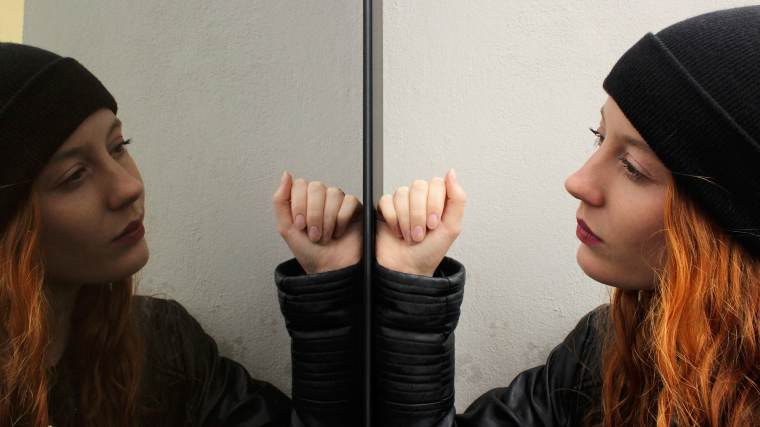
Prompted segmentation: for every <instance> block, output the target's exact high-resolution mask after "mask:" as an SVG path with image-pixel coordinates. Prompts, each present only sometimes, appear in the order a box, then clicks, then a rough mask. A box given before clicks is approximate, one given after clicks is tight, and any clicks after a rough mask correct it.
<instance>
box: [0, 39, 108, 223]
mask: <svg viewBox="0 0 760 427" xmlns="http://www.w3.org/2000/svg"><path fill="white" fill-rule="evenodd" d="M101 108H108V109H110V110H111V111H113V112H114V114H116V101H115V100H114V98H113V96H111V94H110V93H109V92H108V90H106V88H105V87H104V86H103V85H102V84H101V83H100V81H99V80H98V79H97V78H96V77H95V76H93V75H92V74H91V73H90V72H89V71H87V69H86V68H84V67H83V66H82V65H81V64H80V63H79V62H77V61H76V60H74V59H72V58H63V57H60V56H58V55H56V54H54V53H52V52H48V51H46V50H43V49H40V48H36V47H32V46H27V45H22V44H16V43H0V232H2V231H3V230H4V229H5V227H6V226H7V223H8V221H9V220H10V219H11V217H12V216H13V214H14V213H15V212H16V210H17V209H18V207H19V205H20V203H21V201H22V200H24V199H25V198H26V197H27V196H28V193H29V190H30V188H31V183H32V181H33V180H34V178H35V177H36V176H37V175H38V174H39V172H40V171H41V170H42V168H43V167H44V166H45V164H46V163H47V162H48V160H50V157H52V155H53V154H54V153H55V152H56V150H57V149H58V148H59V147H60V146H61V145H62V144H63V142H64V141H65V140H66V138H68V137H69V136H70V135H71V134H72V133H73V132H74V131H75V130H76V128H77V127H79V125H80V124H81V123H82V122H83V121H84V120H85V119H86V118H87V117H89V116H90V115H91V114H92V113H94V112H95V111H97V110H99V109H101Z"/></svg>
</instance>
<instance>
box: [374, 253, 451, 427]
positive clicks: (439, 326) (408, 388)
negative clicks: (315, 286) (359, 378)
mask: <svg viewBox="0 0 760 427" xmlns="http://www.w3.org/2000/svg"><path fill="white" fill-rule="evenodd" d="M373 265H374V268H375V278H376V283H375V285H374V288H373V359H372V364H373V365H372V370H373V387H374V388H373V391H374V393H373V419H374V422H375V425H377V426H381V427H385V426H404V427H417V426H435V425H436V424H438V423H439V422H440V421H441V420H443V419H444V418H445V417H446V416H447V415H448V414H449V412H451V410H452V408H453V407H454V328H455V327H456V325H457V322H458V321H459V307H460V305H461V304H462V297H463V295H464V281H465V270H464V266H463V265H462V264H460V263H459V262H457V261H455V260H454V259H452V258H449V257H444V259H443V260H442V261H441V264H440V265H439V266H438V268H437V269H436V272H435V274H434V277H427V276H418V275H414V274H405V273H401V272H397V271H393V270H389V269H387V268H385V267H383V266H382V265H380V264H378V262H377V261H375V262H374V264H373Z"/></svg>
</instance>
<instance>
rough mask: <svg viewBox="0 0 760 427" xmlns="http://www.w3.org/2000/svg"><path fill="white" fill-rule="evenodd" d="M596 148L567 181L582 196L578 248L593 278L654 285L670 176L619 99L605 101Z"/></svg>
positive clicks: (615, 283)
mask: <svg viewBox="0 0 760 427" xmlns="http://www.w3.org/2000/svg"><path fill="white" fill-rule="evenodd" d="M601 113H602V117H601V121H600V124H599V128H598V129H597V130H596V131H595V133H596V134H597V144H598V148H597V149H596V151H595V152H594V153H593V154H592V155H591V157H590V158H589V159H588V160H587V161H586V163H585V164H584V165H583V166H582V167H581V168H580V169H579V170H578V171H576V172H575V173H573V174H572V175H570V176H569V177H568V178H567V180H566V181H565V189H566V190H567V192H568V193H570V194H571V195H572V196H573V197H575V198H577V199H578V200H580V206H579V207H578V211H577V213H576V217H577V219H578V222H579V225H578V230H577V232H576V234H577V236H578V238H579V240H580V241H581V244H580V247H579V248H578V252H577V254H576V258H577V261H578V264H579V265H580V267H581V269H582V270H583V271H584V272H585V273H586V274H587V275H588V276H589V277H591V278H592V279H594V280H597V281H599V282H602V283H604V284H607V285H610V286H615V287H619V288H623V289H630V290H633V289H652V288H653V287H654V286H655V284H656V283H657V279H656V275H655V273H654V269H657V270H659V269H660V268H661V267H662V263H663V260H662V258H663V257H662V256H663V254H664V250H665V242H664V237H663V234H662V233H661V232H660V231H661V230H662V228H663V213H664V207H665V196H666V192H667V186H668V184H669V183H670V182H671V179H672V176H671V174H670V172H669V171H668V169H667V168H666V167H665V165H663V164H662V162H661V161H660V160H659V158H658V157H657V156H656V155H655V154H654V152H653V151H652V150H651V148H650V147H649V146H648V145H647V144H646V142H645V141H644V140H643V138H642V137H641V135H640V134H639V133H638V131H636V129H635V128H634V127H633V125H632V124H631V122H630V121H628V119H627V118H626V117H625V115H624V113H623V111H622V110H621V109H620V107H619V106H618V105H617V103H616V102H615V101H614V100H613V99H612V98H611V97H608V98H607V101H606V102H605V104H604V105H603V106H602V111H601Z"/></svg>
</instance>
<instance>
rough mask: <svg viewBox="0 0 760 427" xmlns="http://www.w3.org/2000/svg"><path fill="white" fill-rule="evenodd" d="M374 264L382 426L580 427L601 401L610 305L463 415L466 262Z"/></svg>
mask: <svg viewBox="0 0 760 427" xmlns="http://www.w3.org/2000/svg"><path fill="white" fill-rule="evenodd" d="M374 268H375V269H376V274H375V277H376V278H377V279H376V280H377V283H376V287H375V292H374V300H373V303H374V315H373V318H374V323H375V337H374V349H373V354H374V355H375V359H374V370H375V371H374V383H375V403H374V414H375V417H374V418H375V425H376V426H378V427H380V426H382V427H385V426H389V427H390V426H404V427H450V426H458V427H475V426H478V427H496V426H521V427H529V426H580V425H582V421H583V417H584V415H586V413H587V412H589V410H590V409H591V408H592V406H594V405H595V404H597V403H598V402H599V396H600V390H601V380H600V375H599V368H598V366H599V355H600V353H599V351H600V348H601V347H600V340H599V339H598V334H597V330H599V328H602V327H604V326H602V322H603V321H604V319H605V318H606V315H605V312H606V310H607V309H608V306H607V305H602V306H599V307H598V308H597V309H595V310H593V311H591V312H590V313H588V314H587V315H586V316H584V317H583V318H582V319H581V320H580V322H578V324H577V326H576V327H575V328H574V329H573V330H572V332H570V334H569V335H567V337H566V338H565V339H564V341H563V342H562V343H560V344H559V345H558V346H556V347H555V348H554V349H553V350H552V351H551V353H550V354H549V356H548V358H547V360H546V363H545V364H544V365H541V366H537V367H535V368H532V369H528V370H526V371H524V372H522V373H520V374H519V375H517V377H516V378H514V380H513V381H512V382H511V383H510V384H509V386H507V387H502V388H496V389H493V390H490V391H489V392H487V393H485V394H484V395H482V396H481V397H480V398H478V399H477V400H476V401H475V402H473V403H472V404H471V405H470V406H469V408H468V409H467V410H466V411H465V413H463V414H460V415H456V414H455V412H454V329H455V327H456V325H457V322H458V320H459V309H460V305H461V303H462V297H463V294H464V283H465V269H464V266H463V265H462V264H461V263H459V262H457V261H455V260H454V259H452V258H449V257H445V258H444V260H443V261H442V262H441V264H440V265H439V267H438V269H437V270H436V272H435V274H434V276H433V277H427V276H417V275H411V274H404V273H400V272H397V271H392V270H388V269H386V268H384V267H382V266H380V265H379V264H377V263H375V266H374ZM505 351H508V349H505ZM592 420H593V421H597V420H598V417H596V416H592Z"/></svg>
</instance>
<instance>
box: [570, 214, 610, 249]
mask: <svg viewBox="0 0 760 427" xmlns="http://www.w3.org/2000/svg"><path fill="white" fill-rule="evenodd" d="M577 220H578V227H577V228H576V231H575V234H576V235H577V236H578V238H579V239H581V240H582V241H583V242H584V243H589V244H591V243H602V242H603V241H604V240H602V239H601V238H600V237H599V236H597V235H596V234H594V232H593V231H591V228H589V226H588V225H587V224H586V223H585V222H584V221H583V220H582V219H580V218H577Z"/></svg>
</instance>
